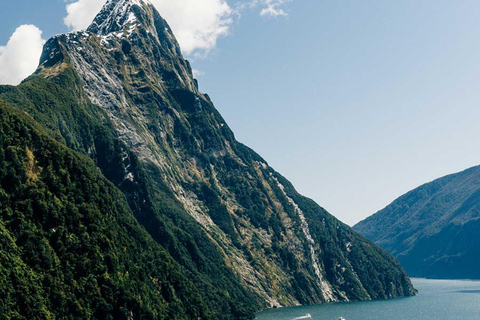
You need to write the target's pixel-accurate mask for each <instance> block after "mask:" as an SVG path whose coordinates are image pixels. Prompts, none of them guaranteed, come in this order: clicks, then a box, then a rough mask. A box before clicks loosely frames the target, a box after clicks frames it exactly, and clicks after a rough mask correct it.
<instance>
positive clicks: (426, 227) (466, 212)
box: [354, 167, 480, 279]
mask: <svg viewBox="0 0 480 320" xmlns="http://www.w3.org/2000/svg"><path fill="white" fill-rule="evenodd" d="M354 229H355V230H357V231H358V232H360V233H362V234H363V235H365V236H366V237H367V238H369V239H370V240H372V241H374V242H375V243H377V244H378V245H380V246H381V247H383V248H385V249H386V250H388V251H389V252H391V253H392V254H393V255H394V256H395V257H397V258H398V259H399V261H400V262H401V263H402V265H403V267H404V268H405V269H406V270H407V272H408V273H409V275H411V276H415V277H429V278H463V279H480V167H473V168H470V169H468V170H465V171H463V172H460V173H456V174H452V175H448V176H446V177H443V178H440V179H437V180H435V181H433V182H430V183H427V184H425V185H423V186H420V187H418V188H417V189H415V190H412V191H410V192H408V193H407V194H405V195H403V196H401V197H400V198H398V199H396V200H395V201H394V202H392V204H390V205H389V206H387V207H386V208H385V209H383V210H380V211H379V212H377V213H375V214H374V215H373V216H371V217H369V218H367V219H365V220H364V221H362V222H360V223H358V224H357V225H355V226H354Z"/></svg>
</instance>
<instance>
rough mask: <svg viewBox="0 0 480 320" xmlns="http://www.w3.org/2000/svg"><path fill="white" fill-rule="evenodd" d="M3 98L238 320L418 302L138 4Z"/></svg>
mask: <svg viewBox="0 0 480 320" xmlns="http://www.w3.org/2000/svg"><path fill="white" fill-rule="evenodd" d="M45 91H47V92H45ZM0 98H2V99H4V100H5V101H7V102H9V103H10V104H12V105H15V106H16V107H17V108H21V109H23V110H25V111H27V112H29V113H30V114H31V115H32V116H33V117H34V118H35V119H36V120H37V121H38V122H39V123H40V124H42V125H43V126H44V127H46V128H48V130H51V132H52V136H53V137H55V138H56V139H57V140H58V141H60V142H62V143H64V144H66V145H67V146H68V147H70V148H71V149H73V150H75V151H77V152H80V153H83V154H85V155H88V156H89V157H91V158H92V159H93V160H94V161H95V162H96V164H97V166H98V167H99V168H100V169H101V170H102V172H103V174H104V175H105V176H106V177H107V178H108V179H109V180H110V181H112V182H113V183H114V184H115V185H116V187H118V188H119V189H120V190H121V191H122V192H123V194H124V195H125V196H126V198H127V201H128V204H129V207H130V209H131V211H132V212H133V214H134V215H135V217H136V219H137V220H138V221H139V222H140V223H141V224H142V225H143V226H144V228H145V229H146V231H147V232H148V233H149V235H150V236H151V237H152V238H153V239H154V240H155V241H156V243H158V244H159V245H160V246H161V247H162V248H165V250H166V251H167V252H168V253H169V255H170V256H171V257H173V259H174V260H175V262H176V263H178V264H179V265H181V266H182V268H184V269H185V270H188V272H190V274H191V275H192V278H193V279H194V283H195V284H196V285H197V286H199V287H205V288H207V287H208V288H210V286H211V287H214V288H215V290H217V291H218V292H219V294H218V295H217V296H216V297H215V298H214V297H212V299H213V300H215V299H218V297H222V296H223V295H224V294H225V293H226V295H227V296H229V299H230V300H231V304H230V311H228V312H230V313H231V314H235V317H244V316H245V317H247V316H248V314H249V312H251V309H248V308H246V309H245V310H243V309H242V308H243V307H244V306H245V305H248V306H250V307H251V308H253V309H257V308H259V307H273V306H287V305H298V304H313V303H321V302H329V301H349V300H368V299H378V298H382V299H383V298H393V297H397V296H408V295H412V294H414V293H415V291H414V289H413V288H412V286H411V284H410V281H409V279H408V277H407V275H406V274H405V272H404V271H403V270H402V268H401V267H400V265H399V264H398V263H397V262H396V260H395V259H393V258H392V257H391V256H390V255H389V254H387V253H386V252H385V251H383V250H382V249H379V248H378V247H377V246H375V245H374V244H372V243H371V242H369V241H368V240H366V239H365V238H363V237H362V236H360V235H358V234H357V233H355V232H354V231H352V229H351V228H349V227H348V226H346V225H344V224H342V223H341V222H339V221H338V220H336V219H335V218H334V217H332V216H331V215H330V214H328V213H327V212H326V211H325V210H324V209H322V208H321V207H319V206H318V205H317V204H315V203H314V202H313V201H311V200H309V199H306V198H304V197H302V196H301V195H299V194H298V193H297V192H296V191H295V189H294V188H293V186H292V185H291V184H290V183H289V182H288V181H287V180H286V179H285V178H283V177H282V176H281V175H280V174H278V173H277V172H276V171H275V170H273V169H272V168H271V167H269V166H268V164H267V163H266V162H265V161H264V160H263V159H262V158H261V157H260V156H259V155H257V154H256V153H255V152H254V151H252V150H251V149H249V148H248V147H245V146H244V145H242V144H241V143H239V142H237V141H236V140H235V137H234V135H233V133H232V131H231V130H230V129H229V127H228V125H227V124H226V123H225V121H224V120H223V118H222V117H221V115H220V114H219V113H218V111H217V110H216V109H215V108H214V106H213V104H212V102H211V100H210V98H209V97H208V96H207V95H205V94H202V93H200V92H199V91H198V87H197V83H196V80H195V79H194V78H193V75H192V71H191V68H190V65H189V63H188V62H187V61H186V60H184V59H183V57H182V55H181V52H180V48H179V46H178V44H177V42H176V40H175V37H174V35H173V34H172V31H171V29H170V28H169V26H168V24H167V23H166V22H165V21H164V20H163V19H162V18H161V16H160V15H159V13H158V12H157V11H156V10H155V8H154V7H153V6H152V5H151V4H150V3H148V2H147V1H143V0H120V1H113V0H110V1H107V3H106V5H105V6H104V8H103V9H102V11H101V12H100V13H99V14H98V16H97V17H96V19H95V21H94V22H93V24H92V25H91V26H90V27H89V28H88V29H87V30H86V31H83V32H74V33H68V34H64V35H59V36H56V37H54V38H52V39H50V40H49V41H48V42H47V44H46V45H45V49H44V53H43V56H42V59H41V64H40V66H39V68H38V70H37V72H36V74H35V75H33V76H32V77H30V78H29V79H27V80H26V81H25V82H24V83H23V84H22V85H20V86H18V87H2V88H0ZM220 299H221V298H220ZM235 306H236V307H235ZM211 308H212V309H213V310H215V307H211ZM235 308H239V309H242V312H243V313H242V312H238V310H235ZM239 314H240V315H239ZM250 314H251V313H250Z"/></svg>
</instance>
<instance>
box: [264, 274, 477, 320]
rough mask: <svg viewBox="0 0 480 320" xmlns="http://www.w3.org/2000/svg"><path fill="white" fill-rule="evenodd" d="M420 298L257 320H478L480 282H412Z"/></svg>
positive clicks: (301, 310)
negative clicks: (298, 319) (341, 318)
mask: <svg viewBox="0 0 480 320" xmlns="http://www.w3.org/2000/svg"><path fill="white" fill-rule="evenodd" d="M412 282H413V285H414V286H415V288H416V289H418V291H419V293H418V296H415V297H409V298H401V299H393V300H381V301H369V302H349V303H327V304H322V305H317V306H305V307H293V308H281V309H272V310H265V311H262V312H260V313H258V314H257V317H256V319H257V320H292V319H295V318H298V317H302V316H305V315H306V314H310V315H311V318H309V319H314V320H337V319H338V318H339V317H344V318H345V319H346V320H370V319H372V320H377V319H378V320H385V319H395V320H424V319H428V320H430V319H435V320H464V319H468V320H479V319H480V281H461V280H426V279H412Z"/></svg>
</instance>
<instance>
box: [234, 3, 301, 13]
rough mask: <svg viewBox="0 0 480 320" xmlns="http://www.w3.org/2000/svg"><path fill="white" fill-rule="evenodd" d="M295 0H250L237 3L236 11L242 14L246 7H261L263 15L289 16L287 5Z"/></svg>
mask: <svg viewBox="0 0 480 320" xmlns="http://www.w3.org/2000/svg"><path fill="white" fill-rule="evenodd" d="M291 1H293V0H249V1H240V2H237V3H236V8H237V10H236V12H237V13H238V14H239V15H241V13H242V12H243V11H244V10H245V9H259V10H260V15H261V16H262V17H287V16H288V13H287V11H286V6H287V4H288V3H289V2H291Z"/></svg>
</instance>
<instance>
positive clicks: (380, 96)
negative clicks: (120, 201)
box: [0, 0, 480, 224]
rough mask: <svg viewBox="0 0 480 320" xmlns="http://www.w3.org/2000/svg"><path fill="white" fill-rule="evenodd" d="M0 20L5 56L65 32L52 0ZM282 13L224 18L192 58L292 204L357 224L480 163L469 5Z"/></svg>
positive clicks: (311, 7) (474, 27) (356, 4)
mask: <svg viewBox="0 0 480 320" xmlns="http://www.w3.org/2000/svg"><path fill="white" fill-rule="evenodd" d="M265 3H266V2H265ZM265 3H264V4H265ZM229 5H230V7H231V8H232V9H235V8H236V5H238V3H233V2H229ZM5 8H6V9H5ZM2 9H4V10H2V19H0V45H5V44H6V43H7V41H8V39H9V37H10V36H11V35H12V33H13V32H14V31H15V29H16V27H18V26H19V25H21V24H26V23H28V24H35V25H36V26H37V27H38V28H40V29H41V30H43V37H44V38H45V39H47V38H48V37H50V36H51V35H53V34H55V33H60V32H64V31H67V30H68V28H67V27H66V26H65V25H64V23H63V17H64V16H65V3H64V2H63V1H61V0H46V1H42V2H41V4H40V3H39V1H32V0H20V1H15V2H11V3H10V1H6V3H5V4H2ZM282 9H283V10H284V11H285V12H286V13H288V16H287V17H285V16H277V17H273V16H271V15H270V16H268V15H266V16H261V15H260V10H261V7H255V8H252V9H244V10H242V11H241V17H238V15H233V14H232V21H233V22H232V23H231V25H230V27H229V33H228V35H226V36H221V37H219V38H218V41H217V42H216V45H215V46H214V47H212V48H211V50H210V51H209V52H208V54H206V56H205V57H203V58H199V57H198V55H197V56H194V55H193V54H192V55H191V56H190V59H191V60H193V66H194V68H195V69H197V70H200V71H201V72H202V73H203V75H202V76H199V82H200V89H201V90H202V91H204V92H207V93H208V94H209V95H210V96H211V98H212V100H213V101H214V103H215V105H216V107H217V108H218V109H219V110H220V112H221V113H222V115H223V116H224V117H225V119H226V120H227V122H228V123H229V125H230V126H231V127H232V129H233V130H234V132H235V133H236V136H237V139H238V140H240V141H241V142H243V143H245V144H247V145H248V146H250V147H252V148H253V149H254V150H256V151H257V152H258V153H260V154H261V155H262V156H263V157H264V158H265V159H266V160H267V162H268V163H269V164H270V165H271V166H273V167H274V168H275V169H276V170H278V171H279V172H280V173H282V174H283V175H284V176H286V177H287V178H288V179H290V180H291V181H292V182H293V184H294V185H295V186H296V188H297V190H298V191H300V192H301V193H303V194H304V195H306V196H309V197H311V198H313V199H314V200H316V201H317V202H318V203H319V204H320V205H322V206H324V207H325V208H326V209H328V210H329V211H330V212H331V213H332V214H334V215H335V216H337V217H338V218H340V219H341V220H342V221H344V222H346V223H348V224H353V223H355V222H358V221H359V220H361V219H363V218H365V217H366V216H368V215H370V214H372V213H374V212H375V211H377V210H379V209H382V208H383V207H384V206H386V205H387V204H389V203H390V202H391V201H392V200H394V199H395V198H396V197H398V196H400V195H401V194H403V193H405V192H406V191H408V190H410V189H412V188H414V187H416V186H418V185H420V184H423V183H425V182H428V181H430V180H432V179H435V178H437V177H440V176H442V175H445V174H448V173H453V172H456V171H459V170H463V169H466V168H468V167H470V166H473V165H477V164H480V149H479V148H478V147H477V146H478V145H480V143H479V142H480V134H479V132H480V129H479V125H478V123H479V119H480V108H478V106H479V105H480V90H479V88H478V87H479V84H480V70H479V68H480V67H479V63H478V62H477V61H478V60H479V57H480V41H479V40H480V3H479V2H478V1H469V0H458V1H446V0H437V1H430V0H424V1H411V0H404V1H388V2H387V1H380V0H376V1H373V0H362V1H358V0H356V1H353V0H344V1H331V0H329V1H318V0H317V1H313V0H293V1H290V2H288V3H284V4H283V5H282ZM160 13H162V12H160ZM0 72H1V71H0Z"/></svg>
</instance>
